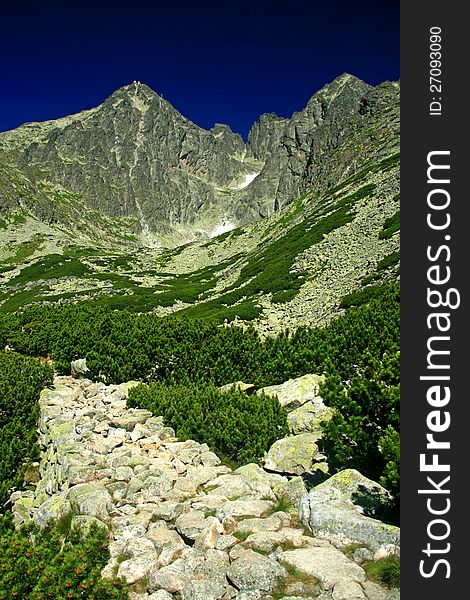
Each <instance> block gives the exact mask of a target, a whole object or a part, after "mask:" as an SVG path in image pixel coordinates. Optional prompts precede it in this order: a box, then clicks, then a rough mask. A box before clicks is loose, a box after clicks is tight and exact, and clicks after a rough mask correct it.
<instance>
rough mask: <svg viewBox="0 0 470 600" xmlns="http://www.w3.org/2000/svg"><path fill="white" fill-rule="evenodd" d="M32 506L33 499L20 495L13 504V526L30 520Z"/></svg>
mask: <svg viewBox="0 0 470 600" xmlns="http://www.w3.org/2000/svg"><path fill="white" fill-rule="evenodd" d="M33 506H34V499H33V498H28V497H24V496H23V497H20V498H18V500H17V501H16V502H15V504H14V505H13V522H14V523H15V527H19V526H20V525H24V524H26V523H29V522H30V521H31V510H30V509H32V508H33Z"/></svg>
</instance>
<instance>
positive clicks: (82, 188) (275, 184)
mask: <svg viewBox="0 0 470 600" xmlns="http://www.w3.org/2000/svg"><path fill="white" fill-rule="evenodd" d="M398 94H399V87H398V86H395V87H394V86H392V85H388V86H385V85H383V86H378V87H377V88H373V87H371V86H369V85H367V84H366V83H364V82H363V81H361V80H360V79H358V78H356V77H354V76H352V75H350V74H348V73H344V74H342V75H340V76H339V77H337V78H336V79H335V80H334V81H333V82H331V83H330V84H328V85H326V86H325V87H324V88H322V89H321V90H320V91H318V92H317V93H316V94H314V95H313V96H312V98H311V99H310V100H309V101H308V103H307V105H306V107H305V108H304V109H303V110H301V111H298V112H296V113H294V114H293V115H292V117H291V118H290V119H287V118H283V117H279V116H278V115H276V114H274V113H266V114H263V115H261V116H260V118H259V120H258V121H257V122H256V123H255V124H254V125H253V127H252V129H251V131H250V133H249V137H248V141H247V144H246V145H245V144H244V142H243V139H242V138H241V136H240V135H239V134H237V133H234V132H233V131H232V130H231V129H230V127H229V126H228V125H224V124H220V123H217V124H215V125H214V127H212V128H211V129H210V130H205V129H202V128H201V127H199V126H197V125H196V124H194V123H193V122H191V121H190V120H189V119H187V118H185V117H184V116H183V115H181V114H180V113H179V112H178V111H177V110H176V109H175V108H174V107H173V106H172V105H171V104H170V103H169V102H168V101H167V100H166V99H164V98H163V97H162V96H161V95H159V94H157V93H156V92H155V91H153V90H152V89H151V88H150V87H149V86H148V85H146V84H145V83H141V82H138V81H134V82H132V83H129V84H127V85H125V86H123V87H121V88H119V89H118V90H116V91H115V92H114V93H113V94H111V96H109V98H107V100H105V101H104V102H103V103H102V104H101V105H100V106H98V107H96V108H92V109H90V110H87V111H83V112H81V113H78V114H76V115H71V116H69V117H64V118H61V119H59V120H56V121H48V122H44V123H31V124H28V125H24V126H22V127H20V128H18V129H16V130H13V131H11V132H5V133H2V134H0V150H3V151H4V152H5V156H8V157H9V160H10V159H13V160H14V161H15V162H16V163H17V165H18V167H19V168H20V169H21V170H22V172H23V173H27V177H28V178H31V177H32V178H33V180H32V181H31V185H32V186H33V187H38V188H43V187H44V185H46V186H47V185H53V186H57V185H58V186H61V188H63V189H64V190H65V191H66V193H72V194H76V195H77V198H78V199H79V200H80V202H83V203H84V204H85V205H87V206H88V207H89V208H90V209H92V210H97V211H98V212H100V213H102V214H104V215H106V217H111V218H112V219H116V218H118V219H120V218H122V219H129V222H130V223H131V228H132V233H133V234H143V237H144V239H145V240H146V243H147V242H152V240H151V239H150V237H151V236H153V235H155V236H160V235H162V234H165V235H166V233H171V232H173V233H175V232H178V234H177V237H178V236H179V237H178V239H176V238H175V240H174V241H172V244H174V243H186V242H188V241H192V240H194V239H195V237H199V236H203V237H204V235H208V236H209V237H210V235H211V232H213V231H219V229H218V228H219V226H220V225H221V224H222V223H223V222H224V221H226V220H229V221H230V222H231V223H232V224H233V225H234V226H235V227H236V226H238V225H245V224H247V223H250V222H253V221H255V220H257V219H259V218H260V216H266V215H269V214H271V213H272V212H274V211H276V210H279V209H280V208H282V206H284V205H286V204H288V203H289V202H291V201H292V200H293V199H295V198H296V197H298V196H300V195H302V194H303V193H305V191H306V190H307V189H312V190H314V191H321V189H320V188H321V186H322V185H330V184H334V183H335V182H336V183H338V181H340V179H341V177H342V176H343V174H344V173H346V172H347V171H348V169H350V168H351V165H350V164H346V163H345V160H346V162H347V161H348V160H349V159H346V158H345V156H346V154H348V152H347V148H346V146H345V151H344V152H343V151H341V152H338V153H336V154H335V156H334V159H333V160H332V157H331V150H332V149H335V148H337V147H342V144H343V142H344V141H345V140H344V139H343V138H344V137H345V136H346V134H347V132H349V133H351V132H353V131H356V130H359V129H361V128H364V127H366V128H367V127H368V126H369V125H368V124H370V123H371V122H372V121H374V120H376V119H377V118H380V115H381V114H382V112H383V111H384V110H386V109H387V108H388V107H389V106H390V105H391V104H394V103H395V104H396V100H397V98H398ZM345 152H346V154H345ZM349 154H351V153H350V152H349ZM33 174H34V175H33ZM320 174H321V175H322V177H321V178H320ZM322 182H323V183H322ZM319 186H320V187H319ZM55 197H57V203H58V204H57V206H56V205H54V206H51V207H50V210H49V211H48V210H47V209H44V206H45V205H43V204H41V206H43V209H41V215H40V218H41V219H42V218H43V217H44V216H45V213H48V212H49V213H50V215H49V216H51V215H53V218H54V219H56V220H58V221H62V219H63V218H64V217H62V216H60V215H61V214H62V213H64V211H65V209H64V208H63V207H64V204H63V202H62V200H61V198H59V197H58V196H55ZM33 210H34V209H33ZM126 226H127V225H126ZM152 243H153V242H152Z"/></svg>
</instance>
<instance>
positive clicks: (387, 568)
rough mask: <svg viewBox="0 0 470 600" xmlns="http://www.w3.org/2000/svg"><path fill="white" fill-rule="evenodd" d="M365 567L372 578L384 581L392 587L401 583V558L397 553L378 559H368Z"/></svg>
mask: <svg viewBox="0 0 470 600" xmlns="http://www.w3.org/2000/svg"><path fill="white" fill-rule="evenodd" d="M364 567H365V571H366V573H367V575H368V576H369V577H371V578H372V579H377V580H379V581H382V582H383V583H385V584H386V585H388V586H390V587H398V586H399V585H400V558H399V557H398V556H397V555H396V554H392V555H390V556H387V557H386V558H381V559H379V560H377V561H372V560H370V561H367V562H366V563H365V565H364Z"/></svg>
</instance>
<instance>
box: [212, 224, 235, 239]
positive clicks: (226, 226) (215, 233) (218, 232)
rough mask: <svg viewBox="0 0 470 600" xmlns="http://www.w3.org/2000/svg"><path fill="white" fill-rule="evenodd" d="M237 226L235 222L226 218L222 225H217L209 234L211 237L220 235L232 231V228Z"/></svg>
mask: <svg viewBox="0 0 470 600" xmlns="http://www.w3.org/2000/svg"><path fill="white" fill-rule="evenodd" d="M235 227H236V225H235V223H232V221H228V220H227V221H225V220H224V221H222V223H221V224H220V225H217V227H216V228H215V229H213V230H212V231H211V232H210V234H209V236H210V237H211V238H214V237H217V236H218V235H222V234H223V233H227V231H232V229H235Z"/></svg>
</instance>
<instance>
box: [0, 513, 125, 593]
mask: <svg viewBox="0 0 470 600" xmlns="http://www.w3.org/2000/svg"><path fill="white" fill-rule="evenodd" d="M64 529H65V531H64ZM108 560H109V550H108V532H107V530H106V529H105V528H104V527H103V528H98V527H97V526H96V525H95V524H92V525H91V527H90V530H89V532H87V533H86V535H84V534H83V533H81V532H80V531H79V530H78V529H73V530H70V529H69V528H67V527H64V526H63V522H62V523H60V522H59V523H58V524H51V525H48V526H47V527H46V528H44V529H40V528H39V527H36V526H34V525H29V526H27V527H25V528H23V529H21V530H20V531H10V532H8V533H7V534H6V535H4V536H3V537H1V538H0V600H11V599H12V598H18V599H19V600H26V599H28V600H45V599H46V598H50V599H51V600H66V599H71V600H78V599H84V598H88V599H89V600H127V599H128V598H129V596H128V593H127V589H126V586H125V583H124V582H123V580H121V579H114V580H110V579H101V574H100V573H101V569H102V568H103V567H104V566H105V564H106V563H107V561H108Z"/></svg>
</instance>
